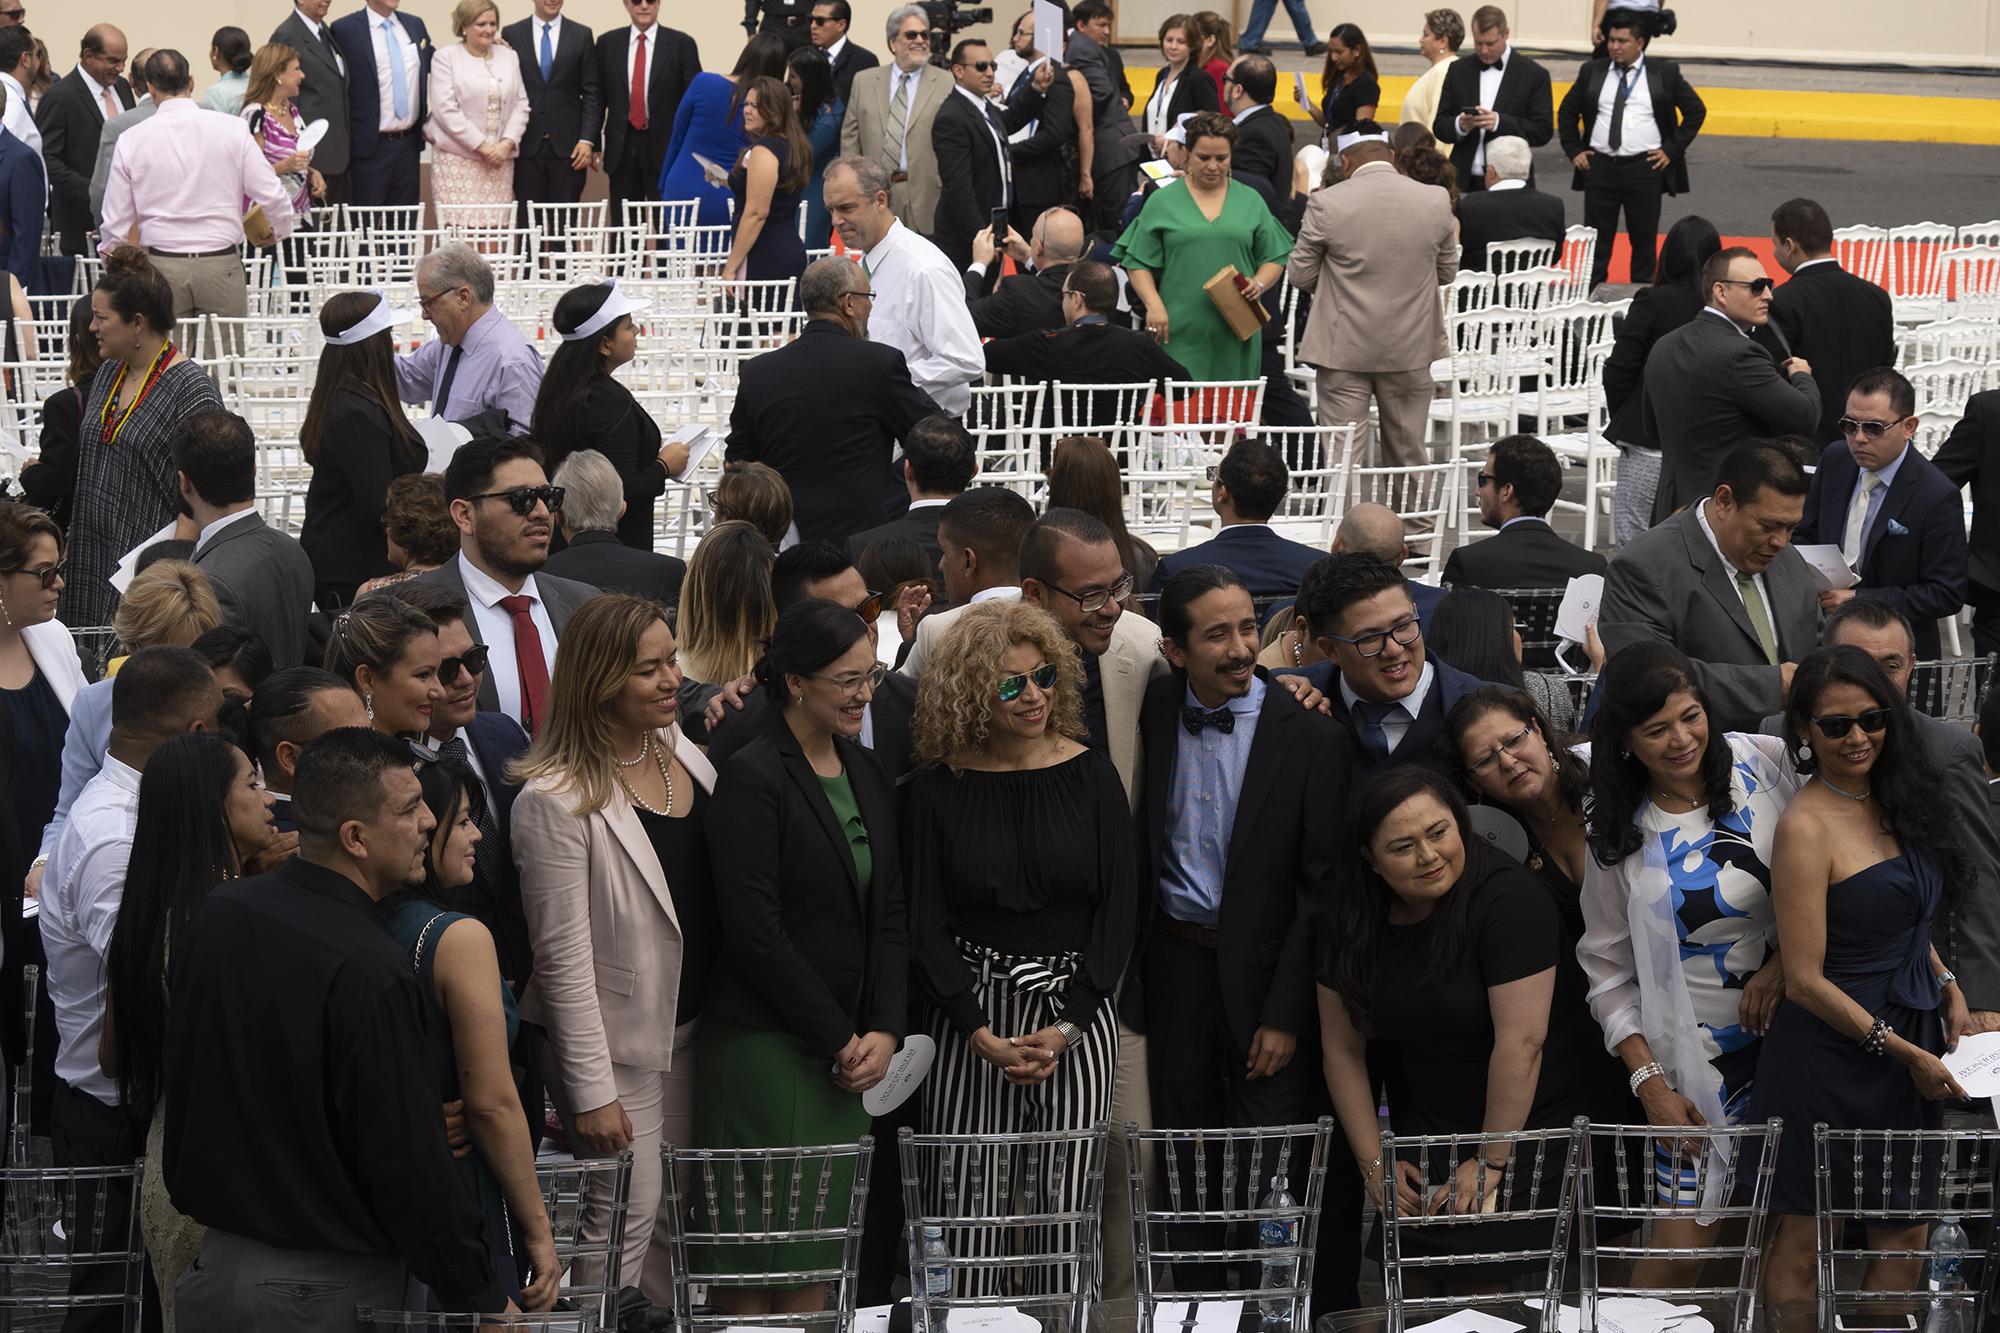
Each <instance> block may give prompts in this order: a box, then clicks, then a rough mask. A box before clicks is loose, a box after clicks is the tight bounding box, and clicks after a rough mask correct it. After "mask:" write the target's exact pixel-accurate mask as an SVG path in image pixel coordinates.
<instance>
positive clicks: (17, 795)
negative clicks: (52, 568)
mask: <svg viewBox="0 0 2000 1333" xmlns="http://www.w3.org/2000/svg"><path fill="white" fill-rule="evenodd" d="M0 702H4V704H5V707H4V709H0V726H4V728H5V730H6V735H5V737H4V741H5V750H4V756H5V764H6V771H5V779H6V792H5V800H6V804H5V808H4V817H5V820H6V828H5V830H4V833H0V875H5V876H6V877H7V878H6V879H5V880H0V945H3V946H4V949H5V960H4V964H0V1051H4V1052H5V1054H6V1058H7V1063H8V1064H10V1065H18V1064H20V1062H21V1055H22V1052H23V1050H24V1049H25V1041H26V1031H25V1027H24V1025H23V1021H22V1020H23V1018H24V1017H25V1014H24V1010H23V1007H22V1005H23V997H22V991H21V969H22V968H23V967H24V966H26V965H27V964H29V963H35V964H37V965H39V964H41V962H42V941H41V933H40V931H38V930H37V929H36V928H35V927H33V926H30V925H28V924H27V923H26V922H24V921H23V920H22V919H21V883H22V880H23V879H25V878H26V877H27V873H28V862H29V859H30V858H31V857H33V855H34V852H35V848H37V847H39V846H40V845H41V841H42V828H43V826H44V825H46V824H47V823H48V822H49V820H50V818H51V817H53V816H54V814H55V812H56V798H57V796H58V795H59V794H60V791H61V785H62V749H63V737H64V735H65V733H67V732H68V730H69V714H67V713H65V712H64V711H63V706H62V701H61V700H60V699H58V698H57V697H56V692H55V689H54V687H52V686H51V685H50V684H49V682H48V679H47V677H45V676H43V675H42V673H41V671H40V669H39V668H38V669H37V670H36V671H35V674H34V677H33V678H32V679H31V680H29V682H28V683H27V684H26V685H23V686H22V687H21V688H20V689H18V690H0ZM54 1012H55V1010H54V1008H53V1006H51V1005H50V1004H49V998H48V985H47V982H46V981H44V982H43V984H42V987H41V989H40V991H39V1000H38V1002H37V1005H36V1010H35V1014H36V1022H35V1050H36V1057H37V1064H38V1067H37V1069H36V1071H35V1091H36V1097H35V1102H36V1108H37V1114H36V1120H37V1122H38V1123H39V1122H40V1121H41V1119H42V1118H43V1116H42V1113H43V1112H45V1110H46V1107H47V1095H46V1093H44V1092H43V1089H44V1088H45V1087H48V1086H49V1081H50V1080H49V1075H50V1074H51V1071H52V1070H53V1068H54V1063H53V1061H54V1054H53V1052H54V1050H55V1046H54V1036H55V1031H54ZM45 1052H46V1054H45Z"/></svg>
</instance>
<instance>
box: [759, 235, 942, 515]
mask: <svg viewBox="0 0 2000 1333" xmlns="http://www.w3.org/2000/svg"><path fill="white" fill-rule="evenodd" d="M872 296H873V288H872V287H871V285H870V282H869V278H868V275H867V274H866V273H865V272H863V271H862V268H861V266H860V265H859V264H856V263H855V262H854V261H853V260H851V259H847V258H845V257H842V256H839V255H830V256H828V257H827V258H825V259H820V260H816V261H814V262H813V263H811V264H808V265H807V266H806V271H805V272H804V273H803V274H801V275H800V276H799V304H800V305H801V306H802V307H804V309H805V312H806V326H805V329H804V330H803V331H802V332H801V333H800V334H799V336H798V337H797V338H795V339H793V340H792V341H791V342H790V343H787V344H786V345H785V346H783V347H780V348H777V349H776V350H774V351H770V352H766V353H764V354H763V355H762V356H755V357H752V358H750V360H748V361H746V362H744V363H743V370H742V375H741V377H740V380H739V382H738V384H737V390H736V405H735V407H734V408H733V409H731V411H730V415H729V441H728V444H727V446H726V449H725V452H724V457H725V459H727V460H728V461H730V462H739V461H740V462H745V463H764V464H767V465H769V466H770V467H772V468H775V469H776V470H777V472H778V474H779V475H780V476H782V477H783V478H784V479H785V483H786V484H787V485H788V486H790V487H791V488H792V500H793V506H794V519H795V521H796V522H797V524H798V528H799V537H800V539H801V540H803V541H825V542H833V543H836V549H838V545H837V544H838V543H841V542H845V541H846V540H847V539H848V538H849V537H850V536H852V535H853V534H855V533H857V532H865V531H866V530H868V529H869V528H872V527H874V526H876V525H877V524H879V523H880V522H882V520H883V519H885V518H887V517H888V516H889V514H890V513H892V512H893V510H894V509H895V508H897V507H900V506H899V505H897V504H896V502H897V501H900V500H901V499H902V496H901V495H900V494H896V495H893V496H892V495H891V493H890V487H891V485H892V482H893V479H894V477H893V474H892V473H891V472H890V470H889V460H890V456H891V454H892V453H893V452H894V450H895V447H896V442H897V441H898V440H900V439H902V438H903V436H905V435H907V434H908V433H909V431H910V428H911V427H912V426H914V425H916V424H917V422H919V421H921V420H922V419H923V418H925V417H930V416H936V415H937V414H938V405H937V404H936V403H934V402H932V401H931V396H930V395H929V394H927V393H925V392H924V391H923V390H922V389H919V388H918V387H917V386H916V385H915V384H914V383H912V382H911V380H910V368H909V366H908V365H907V364H906V363H905V362H904V360H903V354H902V353H901V352H899V351H897V350H896V349H895V348H893V347H891V346H889V345H888V344H887V343H878V342H870V341H869V340H868V308H869V305H870V304H871V297H872Z"/></svg>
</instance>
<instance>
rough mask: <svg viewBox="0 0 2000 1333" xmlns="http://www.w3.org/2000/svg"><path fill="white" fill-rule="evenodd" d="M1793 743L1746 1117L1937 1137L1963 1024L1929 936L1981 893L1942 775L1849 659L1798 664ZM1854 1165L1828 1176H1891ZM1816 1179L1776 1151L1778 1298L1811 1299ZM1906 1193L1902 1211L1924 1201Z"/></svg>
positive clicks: (1796, 1146)
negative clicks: (1761, 1021)
mask: <svg viewBox="0 0 2000 1333" xmlns="http://www.w3.org/2000/svg"><path fill="white" fill-rule="evenodd" d="M1785 740H1786V742H1787V743H1788V744H1790V745H1791V746H1792V748H1793V754H1794V756H1795V757H1796V759H1797V762H1798V765H1799V768H1800V771H1801V772H1804V773H1806V774H1807V775H1808V776H1807V779H1806V782H1805V785H1804V786H1803V787H1802V788H1801V789H1800V790H1799V794H1798V795H1797V796H1796V797H1794V798H1793V800H1792V803H1791V804H1790V805H1789V806H1787V807H1786V809H1785V814H1784V817H1783V818H1782V819H1780V820H1779V821H1778V836H1777V850H1776V855H1775V858H1774V860H1773V863H1772V866H1771V870H1772V875H1773V880H1774V885H1773V887H1774V896H1775V898H1776V901H1777V910H1778V939H1779V941H1780V942H1781V943H1782V944H1783V945H1784V956H1785V1000H1784V1003H1782V1004H1781V1005H1779V1006H1778V1013H1777V1017H1776V1018H1775V1019H1773V1020H1772V1023H1771V1032H1770V1035H1769V1036H1768V1037H1766V1038H1765V1040H1764V1051H1763V1055H1762V1056H1761V1058H1760V1059H1759V1061H1758V1065H1757V1084H1756V1092H1755V1094H1754V1095H1753V1096H1752V1098H1751V1116H1752V1118H1754V1119H1757V1120H1764V1119H1767V1118H1769V1117H1772V1116H1777V1117H1780V1118H1782V1119H1783V1120H1784V1122H1785V1125H1786V1127H1787V1128H1788V1129H1789V1128H1790V1127H1792V1126H1803V1125H1812V1124H1820V1123H1824V1124H1829V1125H1837V1126H1839V1127H1840V1128H1842V1129H1899V1130H1911V1129H1929V1130H1934V1129H1937V1128H1939V1126H1940V1125H1942V1124H1943V1121H1944V1108H1943V1106H1942V1105H1941V1104H1940V1103H1942V1102H1944V1101H1947V1100H1951V1101H1959V1102H1963V1101H1964V1100H1966V1096H1965V1090H1964V1089H1963V1088H1961V1087H1960V1086H1959V1085H1958V1081H1957V1080H1956V1079H1954V1078H1953V1077H1952V1076H1951V1073H1950V1071H1948V1070H1947V1069H1946V1068H1945V1067H1944V1062H1943V1061H1942V1060H1940V1059H1939V1058H1938V1057H1939V1056H1940V1055H1942V1054H1943V1053H1944V1052H1945V1051H1948V1050H1950V1049H1952V1048H1953V1047H1955V1046H1957V1045H1958V1039H1959V1038H1960V1037H1962V1036H1964V1035H1965V1034H1966V1033H1967V1032H1969V1031H1970V1030H1971V1022H1970V1016H1969V1014H1968V1012H1967V1007H1966V1002H1965V993H1964V991H1962V990H1961V989H1960V988H1959V985H1958V982H1957V980H1956V979H1955V978H1954V977H1953V976H1952V973H1951V969H1950V968H1948V967H1946V966H1945V963H1944V959H1943V958H1942V957H1940V956H1939V954H1938V950H1937V946H1936V945H1934V944H1933V943H1932V942H1931V941H1932V928H1933V925H1934V924H1935V922H1936V921H1937V920H1938V919H1939V918H1941V917H1945V916H1948V915H1950V914H1951V913H1953V912H1954V911H1955V910H1956V907H1957V905H1958V904H1959V903H1960V902H1961V901H1963V899H1964V897H1965V894H1966V892H1967V890H1969V889H1970V888H1971V887H1972V882H1973V867H1972V862H1971V859H1970V858H1969V857H1968V856H1967V855H1966V854H1965V851H1964V848H1963V846H1962V844H1961V843H1960V841H1959V838H1958V835H1957V833H1956V832H1955V831H1954V830H1953V828H1952V810H1951V806H1950V803H1949V802H1944V801H1939V800H1938V799H1937V790H1938V784H1939V781H1940V777H1939V774H1938V771H1937V768H1936V766H1935V765H1934V764H1933V763H1932V761H1931V757H1930V754H1929V752H1928V751H1927V750H1926V748H1925V745H1924V740H1923V735H1922V733H1921V732H1919V731H1918V730H1917V727H1916V721H1915V718H1914V716H1913V715H1912V714H1911V712H1910V706H1909V704H1908V703H1907V702H1905V700H1904V697H1903V693H1902V691H1900V690H1898V689H1897V688H1896V687H1895V685H1894V684H1893V683H1891V681H1890V680H1889V677H1888V675H1887V674H1886V673H1885V672H1884V671H1883V670H1882V668H1881V666H1880V665H1879V664H1878V663H1877V662H1876V661H1875V659H1874V658H1872V657H1870V656H1869V655H1868V654H1867V653H1865V652H1863V651H1862V650H1861V649H1859V648H1850V647H1834V648H1822V649H1820V650H1819V651H1818V652H1816V653H1813V654H1812V655H1811V656H1810V657H1807V658H1806V659H1805V661H1803V662H1801V663H1799V669H1798V672H1797V674H1796V675H1794V676H1793V678H1792V688H1791V693H1790V695H1789V696H1788V702H1787V704H1786V707H1785ZM1896 1065H1901V1066H1902V1067H1903V1073H1905V1074H1907V1077H1901V1076H1899V1075H1898V1072H1897V1070H1896V1069H1895V1066H1896ZM1849 1156H1850V1155H1848V1154H1844V1153H1836V1156H1835V1160H1834V1163H1833V1174H1834V1178H1835V1179H1836V1180H1841V1179H1848V1178H1851V1176H1852V1175H1853V1174H1854V1173H1855V1172H1857V1171H1858V1172H1859V1173H1861V1174H1864V1175H1867V1176H1869V1177H1870V1178H1872V1179H1879V1178H1880V1177H1881V1175H1882V1174H1883V1163H1882V1160H1881V1153H1880V1151H1879V1150H1877V1151H1875V1152H1873V1153H1864V1158H1865V1159H1868V1160H1865V1161H1864V1162H1862V1163H1854V1162H1852V1161H1851V1160H1845V1159H1846V1158H1848V1157H1849ZM1813 1169H1814V1168H1813V1142H1812V1138H1811V1136H1810V1135H1809V1134H1791V1135H1787V1136H1785V1137H1781V1138H1780V1139H1779V1140H1778V1164H1777V1173H1776V1175H1775V1176H1774V1177H1773V1180H1772V1185H1771V1211H1772V1213H1773V1214H1775V1215H1776V1216H1777V1222H1778V1225H1777V1231H1776V1235H1775V1236H1774V1238H1773V1240H1772V1242H1771V1253H1770V1259H1769V1266H1768V1267H1767V1269H1766V1270H1765V1278H1766V1282H1765V1290H1766V1293H1767V1295H1768V1297H1769V1299H1770V1300H1771V1301H1772V1302H1774V1303H1775V1302H1780V1301H1804V1300H1807V1299H1809V1298H1810V1297H1811V1296H1812V1293H1813V1261H1814V1241H1815V1222H1814V1212H1815V1202H1814V1197H1813ZM1902 1188H1903V1189H1904V1191H1905V1195H1904V1197H1902V1198H1900V1199H1898V1200H1896V1202H1897V1203H1898V1204H1899V1205H1901V1206H1910V1205H1912V1204H1914V1203H1915V1202H1917V1201H1915V1200H1911V1199H1909V1198H1908V1197H1907V1190H1908V1188H1909V1186H1908V1185H1907V1184H1906V1185H1904V1186H1903V1187H1902ZM1926 1230H1927V1227H1926V1224H1925V1223H1922V1222H1917V1223H1915V1224H1908V1223H1906V1224H1904V1225H1902V1226H1894V1225H1887V1224H1878V1225H1873V1226H1870V1227H1869V1228H1868V1247H1869V1248H1870V1249H1872V1250H1890V1251H1894V1250H1898V1249H1901V1250H1909V1249H1921V1248H1922V1247H1923V1244H1924V1235H1925V1232H1926ZM1920 1266H1921V1261H1920V1260H1917V1259H1895V1260H1892V1259H1878V1260H1876V1261H1874V1262H1872V1263H1871V1264H1870V1265H1869V1266H1868V1272H1867V1274H1866V1276H1865V1277H1864V1278H1863V1281H1862V1286H1863V1288H1864V1289H1867V1290H1877V1291H1882V1290H1895V1291H1908V1290H1910V1289H1911V1288H1914V1287H1916V1286H1917V1277H1918V1269H1919V1267H1920Z"/></svg>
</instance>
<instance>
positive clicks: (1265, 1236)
mask: <svg viewBox="0 0 2000 1333" xmlns="http://www.w3.org/2000/svg"><path fill="white" fill-rule="evenodd" d="M1258 1207H1259V1208H1261V1209H1263V1210H1265V1211H1267V1212H1269V1211H1273V1210H1285V1209H1295V1208H1297V1207H1298V1201H1297V1200H1296V1199H1294V1198H1292V1192H1291V1190H1289V1189H1288V1188H1286V1182H1285V1178H1284V1177H1283V1176H1273V1177H1271V1188H1270V1189H1268V1190H1266V1191H1265V1193H1264V1201H1263V1203H1261V1204H1259V1205H1258ZM1298 1239H1299V1219H1298V1218H1297V1217H1291V1218H1281V1217H1267V1218H1265V1219H1263V1220H1262V1221H1261V1222H1259V1223H1258V1224H1257V1244H1258V1245H1259V1246H1261V1247H1262V1248H1264V1249H1267V1250H1271V1249H1279V1248H1282V1247H1284V1246H1296V1245H1297V1244H1298ZM1298 1266H1299V1260H1298V1255H1297V1254H1296V1253H1292V1254H1277V1255H1273V1256H1272V1257H1270V1258H1268V1259H1266V1260H1264V1275H1263V1278H1262V1279H1261V1280H1260V1281H1259V1283H1258V1285H1259V1286H1261V1287H1263V1288H1264V1289H1265V1290H1266V1291H1269V1290H1271V1289H1273V1288H1277V1287H1289V1286H1291V1285H1292V1280H1293V1276H1294V1274H1296V1273H1297V1271H1298ZM1291 1326H1292V1300H1291V1298H1290V1297H1289V1296H1267V1297H1265V1298H1264V1327H1265V1328H1266V1329H1267V1330H1272V1331H1273V1333H1275V1330H1279V1329H1290V1328H1291Z"/></svg>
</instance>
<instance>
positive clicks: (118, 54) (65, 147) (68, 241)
mask: <svg viewBox="0 0 2000 1333" xmlns="http://www.w3.org/2000/svg"><path fill="white" fill-rule="evenodd" d="M125 53H126V46H125V34H124V33H122V32H120V31H118V29H116V28H114V27H112V26H111V25H110V24H108V23H100V24H98V25H97V26H96V27H94V28H92V29H91V30H90V31H88V32H86V33H84V34H83V46H82V49H81V50H80V51H79V52H78V54H77V58H76V68H75V69H72V70H71V71H70V72H69V73H68V74H65V75H64V76H63V77H62V78H60V79H58V80H57V81H56V83H55V86H54V87H52V88H50V89H49V90H48V92H46V93H44V94H43V95H42V105H41V109H40V110H38V111H37V112H36V113H35V124H36V126H37V127H38V128H39V129H40V130H41V132H42V161H43V162H44V164H45V165H46V166H47V167H48V170H49V216H50V218H51V219H52V220H53V221H54V223H55V225H56V229H57V230H58V231H60V232H61V233H62V252H63V253H64V254H66V255H80V254H84V253H85V252H86V249H87V245H88V242H87V237H88V236H89V234H90V230H91V228H93V227H94V226H96V225H97V214H96V211H95V210H94V209H92V208H91V206H90V178H91V176H92V175H94V174H95V173H96V171H97V145H98V144H99V142H101V141H102V139H103V137H104V126H105V122H107V121H111V120H116V119H117V118H118V117H119V116H121V115H123V114H124V113H125V112H127V111H129V110H131V109H132V105H133V103H134V102H136V101H137V100H138V99H137V98H135V97H134V96H133V95H132V85H131V84H130V83H127V82H126V81H125V79H124V77H123V76H122V75H121V74H120V73H119V72H118V71H119V70H121V69H123V68H124V67H125Z"/></svg>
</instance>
